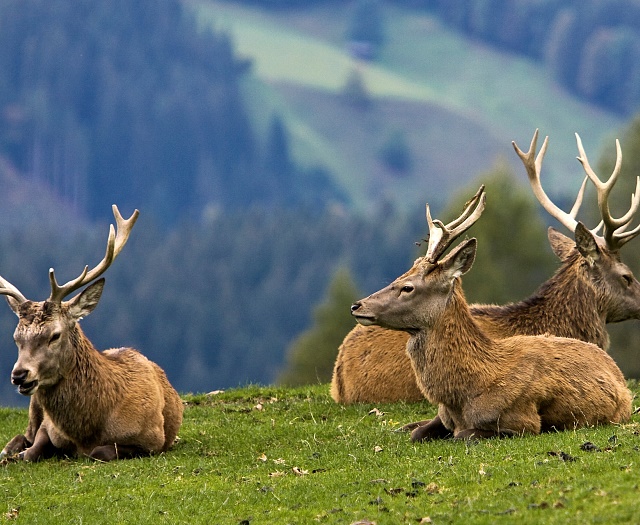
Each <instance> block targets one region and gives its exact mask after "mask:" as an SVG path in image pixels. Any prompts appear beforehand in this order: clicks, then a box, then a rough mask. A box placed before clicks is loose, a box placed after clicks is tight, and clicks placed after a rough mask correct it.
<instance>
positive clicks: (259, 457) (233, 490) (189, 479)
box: [0, 383, 640, 525]
mask: <svg viewBox="0 0 640 525" xmlns="http://www.w3.org/2000/svg"><path fill="white" fill-rule="evenodd" d="M632 388H633V390H634V391H635V392H636V393H637V391H638V388H637V385H636V384H635V383H634V384H633V385H632ZM184 400H185V404H186V409H185V419H184V424H183V427H182V429H181V432H180V435H179V442H178V443H177V444H176V446H175V447H174V448H173V449H172V450H170V451H169V452H167V453H165V454H161V455H159V456H156V457H151V458H141V459H135V460H126V461H120V462H112V463H108V464H100V463H95V462H91V461H89V460H86V459H74V460H70V459H60V460H56V459H53V460H47V461H44V462H41V463H37V464H25V463H22V462H15V461H7V460H4V461H3V462H2V463H0V493H1V494H2V497H3V502H4V503H3V505H2V507H0V523H16V524H19V523H25V524H26V523H29V524H33V523H46V524H57V523H64V524H80V523H92V524H101V523H105V524H106V523H109V524H113V523H154V524H162V523H171V524H175V523H185V524H186V523H189V524H199V523H203V524H204V523H207V524H236V525H238V524H243V525H245V524H252V525H255V524H272V523H278V524H285V523H300V524H308V523H321V524H350V523H356V522H358V523H363V524H364V523H376V524H378V525H384V524H399V523H407V524H416V523H436V524H437V523H469V524H485V523H487V524H489V523H514V522H516V521H517V522H518V523H521V524H533V523H545V524H548V523H576V524H577V523H580V524H584V523H632V522H635V521H637V511H638V503H637V502H638V496H639V493H640V489H639V484H638V463H639V460H640V417H639V416H638V415H634V416H633V419H632V421H631V422H630V423H628V424H625V425H621V426H603V427H599V428H590V429H580V430H577V431H573V432H561V433H555V434H546V435H541V436H529V437H525V438H513V439H501V440H495V439H492V440H486V441H479V442H454V441H450V440H446V441H441V442H433V443H425V444H417V445H416V444H412V443H411V442H410V440H409V436H408V435H407V434H405V433H402V432H397V431H396V430H397V429H398V428H399V427H400V426H401V424H403V423H406V422H408V421H412V420H416V419H422V418H424V417H431V416H432V415H433V414H434V409H433V408H432V407H431V406H429V405H428V404H426V403H425V404H417V405H407V404H391V405H379V406H373V405H359V406H349V407H344V406H340V405H337V404H335V403H334V402H333V401H332V399H331V398H330V396H329V394H328V386H327V385H316V386H310V387H303V388H297V389H282V388H275V387H247V388H241V389H234V390H229V391H227V392H224V393H211V394H208V395H198V396H192V395H187V396H184ZM26 420H27V413H26V411H25V410H17V409H0V441H2V442H3V443H4V442H6V441H7V440H8V439H9V438H11V437H12V436H13V434H15V433H17V432H20V431H22V430H23V428H24V427H25V425H26Z"/></svg>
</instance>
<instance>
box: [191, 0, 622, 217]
mask: <svg viewBox="0 0 640 525" xmlns="http://www.w3.org/2000/svg"><path fill="white" fill-rule="evenodd" d="M193 5H194V6H196V8H197V12H198V14H199V16H200V20H201V22H202V23H204V24H213V26H214V27H216V28H218V29H225V30H227V31H228V32H229V33H230V34H231V35H232V37H233V41H234V43H235V45H236V49H237V52H238V53H239V54H240V55H241V56H245V57H248V58H251V60H252V61H253V64H254V67H253V71H254V75H255V77H256V78H257V79H258V80H259V81H260V82H261V83H262V86H261V87H256V85H255V84H253V85H252V86H251V87H250V93H251V96H252V97H253V98H254V108H255V112H254V113H255V114H256V115H258V117H257V118H258V120H260V119H265V118H266V116H267V115H269V114H270V113H271V112H274V111H278V112H280V113H281V114H283V115H284V116H285V119H286V122H287V124H288V126H289V130H290V132H291V133H292V138H293V144H294V155H295V156H296V158H297V159H298V160H299V161H300V162H301V163H303V164H304V163H311V164H314V163H322V164H324V165H326V166H328V167H330V168H331V169H332V170H333V173H334V176H335V177H336V179H337V180H338V181H339V182H340V183H341V184H342V185H343V186H344V187H346V188H347V189H348V191H349V192H350V193H351V195H352V198H353V200H354V202H355V203H356V205H357V206H361V207H362V206H365V207H366V206H367V205H368V204H369V203H370V202H371V198H372V195H371V193H372V191H374V193H375V194H376V196H378V197H379V196H383V200H384V201H388V200H391V201H393V202H396V203H399V204H400V205H401V206H407V205H413V202H407V201H406V196H407V194H409V195H415V196H416V197H415V199H417V200H419V201H423V200H424V199H425V198H429V199H430V200H432V201H433V200H434V198H433V197H432V195H433V192H434V187H435V188H437V191H438V195H437V196H436V200H445V198H446V195H443V192H444V193H445V194H446V193H448V192H449V189H450V188H453V187H456V186H458V185H460V184H462V183H464V182H466V181H467V180H468V179H470V178H475V177H476V176H477V174H478V173H480V172H482V171H483V170H486V169H487V168H489V167H490V166H491V165H492V164H493V163H494V162H495V161H496V157H497V156H500V157H503V158H505V159H507V160H508V161H509V162H510V163H511V164H512V165H513V166H514V167H515V168H516V169H519V171H518V173H521V168H520V167H519V165H518V162H517V159H516V157H515V155H514V153H513V150H512V149H511V145H510V142H511V140H516V141H517V142H518V143H519V144H520V145H521V146H524V145H528V142H529V140H530V138H531V135H532V133H533V130H534V129H535V128H537V127H538V128H540V129H541V132H542V133H543V134H548V135H550V140H551V142H550V149H549V153H548V155H547V158H546V160H545V169H544V175H543V177H544V183H545V185H546V186H547V187H548V188H549V191H550V192H551V193H552V194H555V195H558V196H561V197H563V198H564V197H570V196H572V195H573V194H574V193H575V192H576V191H577V188H578V186H579V184H580V181H581V178H582V175H581V173H582V171H581V168H580V166H579V165H578V163H577V162H576V160H575V156H576V147H575V139H574V132H576V131H577V132H579V133H580V134H581V136H582V138H583V141H584V143H585V147H586V148H587V151H588V152H589V153H590V155H591V157H592V158H597V157H598V156H599V155H600V152H601V149H602V147H608V148H612V147H613V135H614V133H615V132H616V130H617V129H619V128H620V127H621V125H622V120H621V118H619V117H618V116H616V115H614V114H611V113H608V112H606V111H602V110H600V109H598V108H596V107H594V106H591V105H589V104H586V103H583V102H581V101H579V100H577V99H575V98H574V97H572V96H570V95H569V94H567V93H565V92H563V91H562V90H561V89H560V88H558V86H556V85H555V84H554V83H553V81H552V79H551V77H550V75H549V73H548V72H547V71H546V70H545V69H544V68H543V67H542V66H541V65H539V64H536V63H533V62H531V61H529V60H526V59H523V58H520V57H518V56H514V55H512V54H507V53H500V52H498V51H496V50H494V49H491V48H488V47H486V46H484V45H480V44H478V43H475V42H472V41H469V40H467V39H465V38H463V37H461V36H459V35H457V34H455V33H453V32H451V31H449V30H448V29H446V28H444V27H443V26H442V25H441V24H440V23H439V22H438V20H436V19H435V18H433V17H432V16H430V15H429V14H427V13H424V12H420V11H415V10H410V9H400V8H395V7H393V8H392V7H390V6H385V8H384V14H385V20H386V24H387V41H386V44H385V45H384V47H383V50H382V53H381V56H380V58H379V60H378V61H377V62H375V63H362V62H358V61H355V60H354V59H352V58H351V57H350V56H349V54H348V53H347V51H346V46H345V42H344V40H343V35H344V34H345V32H346V30H345V28H346V24H347V20H348V17H349V15H350V12H349V9H348V6H346V7H345V6H343V5H342V4H340V5H337V4H331V5H330V6H328V7H322V6H321V7H313V8H309V9H307V10H300V9H297V10H286V9H285V10H276V11H273V12H272V11H269V10H263V9H260V8H258V7H255V8H251V9H249V8H246V7H242V6H240V5H237V4H233V3H226V2H217V1H215V2H194V3H193ZM355 69H357V71H358V72H359V73H360V75H361V76H362V79H363V81H364V84H365V86H366V89H367V92H368V93H369V95H370V96H371V97H372V100H373V105H372V106H371V108H370V109H369V110H364V111H354V110H353V109H352V108H349V107H347V106H345V103H344V100H343V97H342V90H343V87H344V85H345V82H346V79H347V77H348V76H349V74H351V72H352V71H353V70H355ZM396 131H400V132H403V133H404V134H405V135H406V137H407V142H408V145H409V147H410V150H411V154H412V158H413V160H414V162H413V171H412V173H411V174H410V175H409V176H408V177H400V178H399V177H397V176H394V174H393V172H390V171H389V170H387V169H385V167H384V166H383V165H382V164H381V163H380V161H379V151H380V148H381V145H382V144H383V143H384V141H385V140H387V139H388V137H389V136H390V135H392V134H393V133H394V132H396ZM623 147H624V145H623ZM407 186H410V188H408V187H407ZM374 188H375V190H373V189H374ZM374 197H375V196H374Z"/></svg>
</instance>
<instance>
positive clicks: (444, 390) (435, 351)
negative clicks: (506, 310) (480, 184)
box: [352, 239, 631, 440]
mask: <svg viewBox="0 0 640 525" xmlns="http://www.w3.org/2000/svg"><path fill="white" fill-rule="evenodd" d="M475 248H476V244H475V239H471V240H469V241H465V242H464V243H462V244H461V245H460V246H459V247H458V248H456V249H455V250H454V251H452V253H451V254H450V255H449V256H448V257H447V258H445V259H444V260H442V261H441V262H439V263H437V264H435V265H433V264H426V263H424V262H423V261H420V260H419V261H417V262H416V264H414V266H413V268H412V269H411V270H410V271H409V272H407V273H406V274H405V275H403V276H402V277H400V278H398V279H396V281H394V282H393V283H392V284H391V285H389V286H388V287H387V288H385V289H383V290H381V291H379V292H377V293H375V294H373V295H371V296H369V297H367V298H366V299H363V300H362V301H360V302H358V303H355V304H354V306H353V307H352V311H353V313H354V315H355V316H356V317H357V319H358V321H359V322H361V323H367V324H372V323H373V324H378V325H381V326H385V327H387V328H390V329H394V330H405V331H407V332H408V333H409V334H410V339H409V343H408V345H407V352H408V355H409V357H410V359H411V362H412V364H413V367H414V369H415V371H416V376H417V382H418V385H419V387H420V389H421V391H422V392H423V394H424V395H425V397H426V398H427V399H428V400H429V401H430V402H432V403H436V404H438V405H439V410H438V415H439V419H440V420H441V421H442V423H443V424H444V427H446V429H448V430H449V431H451V432H452V433H453V435H454V437H459V438H467V437H488V436H494V435H518V434H523V433H530V434H538V433H539V432H541V431H544V430H550V429H557V430H562V429H569V428H577V427H582V426H591V425H598V424H604V423H609V422H613V423H619V422H624V421H627V420H628V419H629V417H630V415H631V394H630V392H629V390H628V388H627V386H626V383H625V380H624V377H623V375H622V372H621V371H620V369H619V368H618V367H617V365H616V364H615V363H614V361H613V360H612V359H611V357H610V356H609V355H608V354H607V353H606V352H604V351H603V350H602V349H600V348H599V347H597V346H596V345H594V344H590V343H586V342H583V341H579V340H576V339H568V338H560V337H555V336H522V335H518V336H513V337H507V338H503V339H495V338H493V337H491V336H490V335H488V334H487V333H486V332H485V331H483V329H482V328H481V326H480V324H479V323H478V322H477V321H476V319H475V318H474V317H473V316H472V314H471V311H470V309H469V306H468V305H467V303H466V301H465V299H464V294H463V292H462V289H461V285H460V279H459V276H460V275H462V274H464V273H466V271H468V270H469V269H470V267H471V264H472V263H473V258H474V257H475ZM424 428H425V427H420V428H417V429H416V430H415V431H414V434H413V435H412V439H414V440H421V439H424V438H425V437H427V438H430V437H432V436H431V435H427V436H425V434H424Z"/></svg>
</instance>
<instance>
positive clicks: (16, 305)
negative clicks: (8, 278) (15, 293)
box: [5, 295, 21, 317]
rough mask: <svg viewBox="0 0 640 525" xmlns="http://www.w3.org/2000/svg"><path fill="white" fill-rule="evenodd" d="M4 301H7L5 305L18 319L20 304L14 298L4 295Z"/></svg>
mask: <svg viewBox="0 0 640 525" xmlns="http://www.w3.org/2000/svg"><path fill="white" fill-rule="evenodd" d="M5 299H6V300H7V303H8V304H9V308H11V309H12V310H13V313H14V314H16V315H17V316H18V317H20V304H21V303H19V302H18V301H17V300H16V299H15V298H13V297H11V296H10V295H6V296H5Z"/></svg>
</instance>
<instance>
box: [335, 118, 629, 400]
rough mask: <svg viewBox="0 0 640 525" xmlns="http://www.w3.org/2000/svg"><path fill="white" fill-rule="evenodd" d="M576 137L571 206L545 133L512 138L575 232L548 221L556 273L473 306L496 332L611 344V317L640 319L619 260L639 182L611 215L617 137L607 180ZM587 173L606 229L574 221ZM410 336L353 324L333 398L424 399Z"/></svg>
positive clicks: (534, 180)
mask: <svg viewBox="0 0 640 525" xmlns="http://www.w3.org/2000/svg"><path fill="white" fill-rule="evenodd" d="M576 138H577V143H578V150H579V152H580V157H579V160H580V161H581V163H582V165H583V167H584V169H585V171H586V173H587V177H585V181H584V182H583V184H582V186H581V188H580V192H579V193H578V197H577V199H576V204H575V205H574V207H573V209H572V210H571V212H569V213H565V212H564V211H562V210H561V209H559V208H558V207H557V206H556V205H555V204H553V202H551V200H550V199H549V198H548V197H547V195H546V194H545V192H544V190H543V189H542V185H541V182H540V170H541V167H542V160H543V158H544V155H545V152H546V149H547V144H548V137H547V138H545V140H544V143H543V145H542V148H541V150H540V153H539V154H538V155H537V157H536V149H537V140H538V131H537V130H536V132H535V134H534V135H533V139H532V141H531V146H530V148H529V151H528V152H526V153H524V152H522V151H521V150H520V149H519V148H518V146H517V145H516V144H515V143H513V146H514V148H515V150H516V152H517V154H518V156H519V157H520V159H521V160H522V162H523V163H524V166H525V168H526V171H527V174H528V176H529V181H530V183H531V187H532V189H533V193H534V194H535V196H536V198H537V199H538V201H539V202H540V203H541V204H542V206H543V208H544V209H545V210H546V211H547V212H548V213H549V214H550V215H551V216H553V217H554V218H555V219H557V220H558V221H559V222H560V223H561V224H562V225H563V226H564V227H565V228H567V229H568V230H569V231H570V232H572V233H573V234H574V238H575V242H574V241H572V240H570V239H569V238H568V237H566V236H565V235H563V234H561V233H560V232H558V231H556V230H555V229H553V228H550V229H549V242H550V244H551V247H552V249H553V251H554V252H555V254H556V255H557V256H558V257H559V258H560V260H561V261H562V262H561V266H560V268H559V269H558V271H557V272H556V273H555V275H554V276H553V277H551V279H549V280H548V281H546V282H545V283H544V284H542V286H540V288H539V289H538V290H537V291H536V292H535V293H534V294H533V295H532V296H530V297H529V298H527V299H525V300H523V301H520V302H517V303H511V304H507V305H503V306H494V305H472V306H471V314H472V315H473V316H474V319H475V320H476V322H477V323H479V324H480V325H481V327H482V329H483V330H484V331H486V332H488V333H490V334H491V335H492V336H493V337H508V336H513V335H518V334H521V335H538V334H554V335H557V336H562V337H571V338H574V339H580V340H583V341H587V342H590V343H594V344H596V345H598V346H599V347H601V348H603V349H605V350H607V349H608V348H609V335H608V334H607V330H606V326H605V325H606V323H616V322H620V321H625V320H627V319H640V283H638V281H637V280H636V278H635V277H634V276H633V274H632V272H631V270H630V269H629V268H628V267H627V266H626V265H625V264H623V263H622V262H621V261H620V254H619V251H620V248H621V247H622V246H623V245H624V244H625V243H626V242H628V241H630V240H631V239H633V238H634V237H635V236H636V235H638V233H639V232H638V229H637V228H636V229H635V230H633V231H629V232H626V231H624V228H625V227H626V223H628V222H630V221H631V219H632V218H633V216H634V214H635V213H636V212H637V208H638V205H637V200H638V198H639V197H640V188H639V189H637V190H636V193H635V196H634V201H633V203H632V204H633V205H632V207H631V209H630V210H629V212H628V213H627V214H626V215H625V216H624V217H622V218H621V219H618V220H616V219H613V218H612V217H611V214H610V212H609V206H608V204H607V202H608V196H609V192H610V191H611V188H612V187H613V185H614V184H615V182H616V180H617V177H618V174H619V172H620V166H621V161H622V153H621V151H620V144H619V142H618V141H616V147H617V162H616V167H615V169H614V170H613V173H612V175H611V177H610V178H609V180H608V181H607V182H606V183H602V182H601V181H600V180H599V178H598V177H597V175H596V174H595V172H594V171H593V170H592V169H591V167H590V166H589V162H588V160H587V156H586V154H585V152H584V148H583V146H582V142H581V140H580V137H579V136H578V135H577V134H576ZM587 178H589V179H591V180H592V181H593V183H594V184H595V185H596V187H597V191H598V203H599V208H600V214H601V216H602V221H603V223H604V225H605V231H604V232H603V234H602V235H601V236H600V235H597V234H596V231H590V230H588V229H587V228H585V227H584V226H583V225H582V224H580V223H578V222H577V221H576V216H577V213H578V211H579V208H580V205H581V203H582V196H583V194H584V190H585V183H586V182H587ZM452 224H453V223H452ZM408 339H409V336H408V334H406V333H405V332H398V331H394V330H387V329H384V328H381V327H379V326H362V325H356V326H355V327H354V328H353V330H352V331H351V332H350V333H349V334H348V335H347V336H346V337H345V339H344V341H343V343H342V345H341V346H340V349H339V353H338V357H337V359H336V363H335V367H334V371H333V378H332V382H331V395H332V397H333V399H334V400H335V401H337V402H338V403H356V402H369V403H373V402H378V403H380V402H395V401H408V402H416V401H420V400H423V399H424V396H423V395H422V392H421V391H420V389H419V388H418V384H417V382H416V379H415V377H414V374H413V371H412V367H411V362H410V360H409V356H408V355H407V353H406V349H405V348H406V344H407V341H408Z"/></svg>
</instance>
